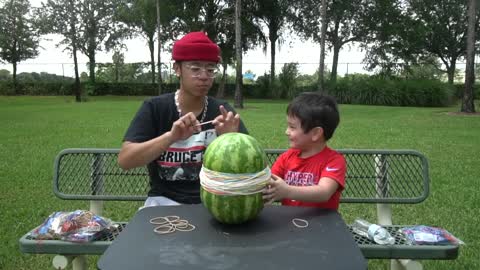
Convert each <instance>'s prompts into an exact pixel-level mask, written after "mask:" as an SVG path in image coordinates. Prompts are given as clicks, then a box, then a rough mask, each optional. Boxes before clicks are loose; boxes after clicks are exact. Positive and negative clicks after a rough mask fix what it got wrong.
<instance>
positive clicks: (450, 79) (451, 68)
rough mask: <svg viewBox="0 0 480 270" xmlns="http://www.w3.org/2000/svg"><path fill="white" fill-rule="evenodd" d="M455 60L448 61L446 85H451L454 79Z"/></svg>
mask: <svg viewBox="0 0 480 270" xmlns="http://www.w3.org/2000/svg"><path fill="white" fill-rule="evenodd" d="M456 61H457V59H452V60H450V64H449V65H448V66H447V76H448V83H449V84H453V81H454V79H455V68H456V63H455V62H456Z"/></svg>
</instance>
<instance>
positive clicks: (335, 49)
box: [330, 17, 342, 82]
mask: <svg viewBox="0 0 480 270" xmlns="http://www.w3.org/2000/svg"><path fill="white" fill-rule="evenodd" d="M334 20H335V28H334V30H333V31H334V33H333V35H334V37H333V40H332V44H333V62H332V73H330V80H331V81H332V82H336V81H337V68H338V54H339V53H340V49H341V48H342V43H341V42H340V41H339V38H338V30H339V29H340V21H339V20H338V19H337V18H336V17H335V19H334Z"/></svg>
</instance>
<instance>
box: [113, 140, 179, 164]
mask: <svg viewBox="0 0 480 270" xmlns="http://www.w3.org/2000/svg"><path fill="white" fill-rule="evenodd" d="M172 143H173V139H172V136H171V132H166V133H164V134H163V135H161V136H159V137H156V138H153V139H151V140H149V141H146V142H141V143H137V142H130V141H125V142H124V143H123V144H122V149H121V150H120V153H119V154H118V164H119V165H120V167H121V168H122V169H124V170H129V169H132V168H136V167H140V166H145V165H147V164H148V163H150V162H151V161H152V160H154V159H155V158H157V157H158V156H159V155H160V154H161V153H163V152H165V150H167V149H168V147H169V146H170V145H171V144H172Z"/></svg>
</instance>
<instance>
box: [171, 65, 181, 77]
mask: <svg viewBox="0 0 480 270" xmlns="http://www.w3.org/2000/svg"><path fill="white" fill-rule="evenodd" d="M173 70H175V75H176V76H177V77H180V74H182V66H181V65H180V63H178V62H175V63H173Z"/></svg>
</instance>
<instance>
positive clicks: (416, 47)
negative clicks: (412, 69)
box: [361, 0, 426, 76]
mask: <svg viewBox="0 0 480 270" xmlns="http://www.w3.org/2000/svg"><path fill="white" fill-rule="evenodd" d="M365 8H366V13H367V14H369V16H370V19H369V20H364V21H363V22H364V25H365V27H366V31H367V32H366V35H365V37H364V38H363V39H362V43H361V47H362V48H363V49H364V50H365V51H366V54H365V59H364V62H365V63H366V68H367V69H368V70H370V71H373V70H377V71H378V73H379V74H380V75H382V76H393V75H396V74H398V73H400V72H401V71H402V70H403V69H405V66H411V65H414V64H415V63H417V62H418V61H419V60H420V59H421V56H422V54H423V52H424V44H423V41H422V37H423V36H424V35H425V33H426V28H425V26H424V25H423V24H422V23H421V22H420V21H418V20H414V19H413V16H412V14H410V13H409V11H408V10H405V8H404V7H403V6H402V1H401V0H379V1H375V0H368V1H367V2H366V6H365ZM392 18H395V20H392Z"/></svg>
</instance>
